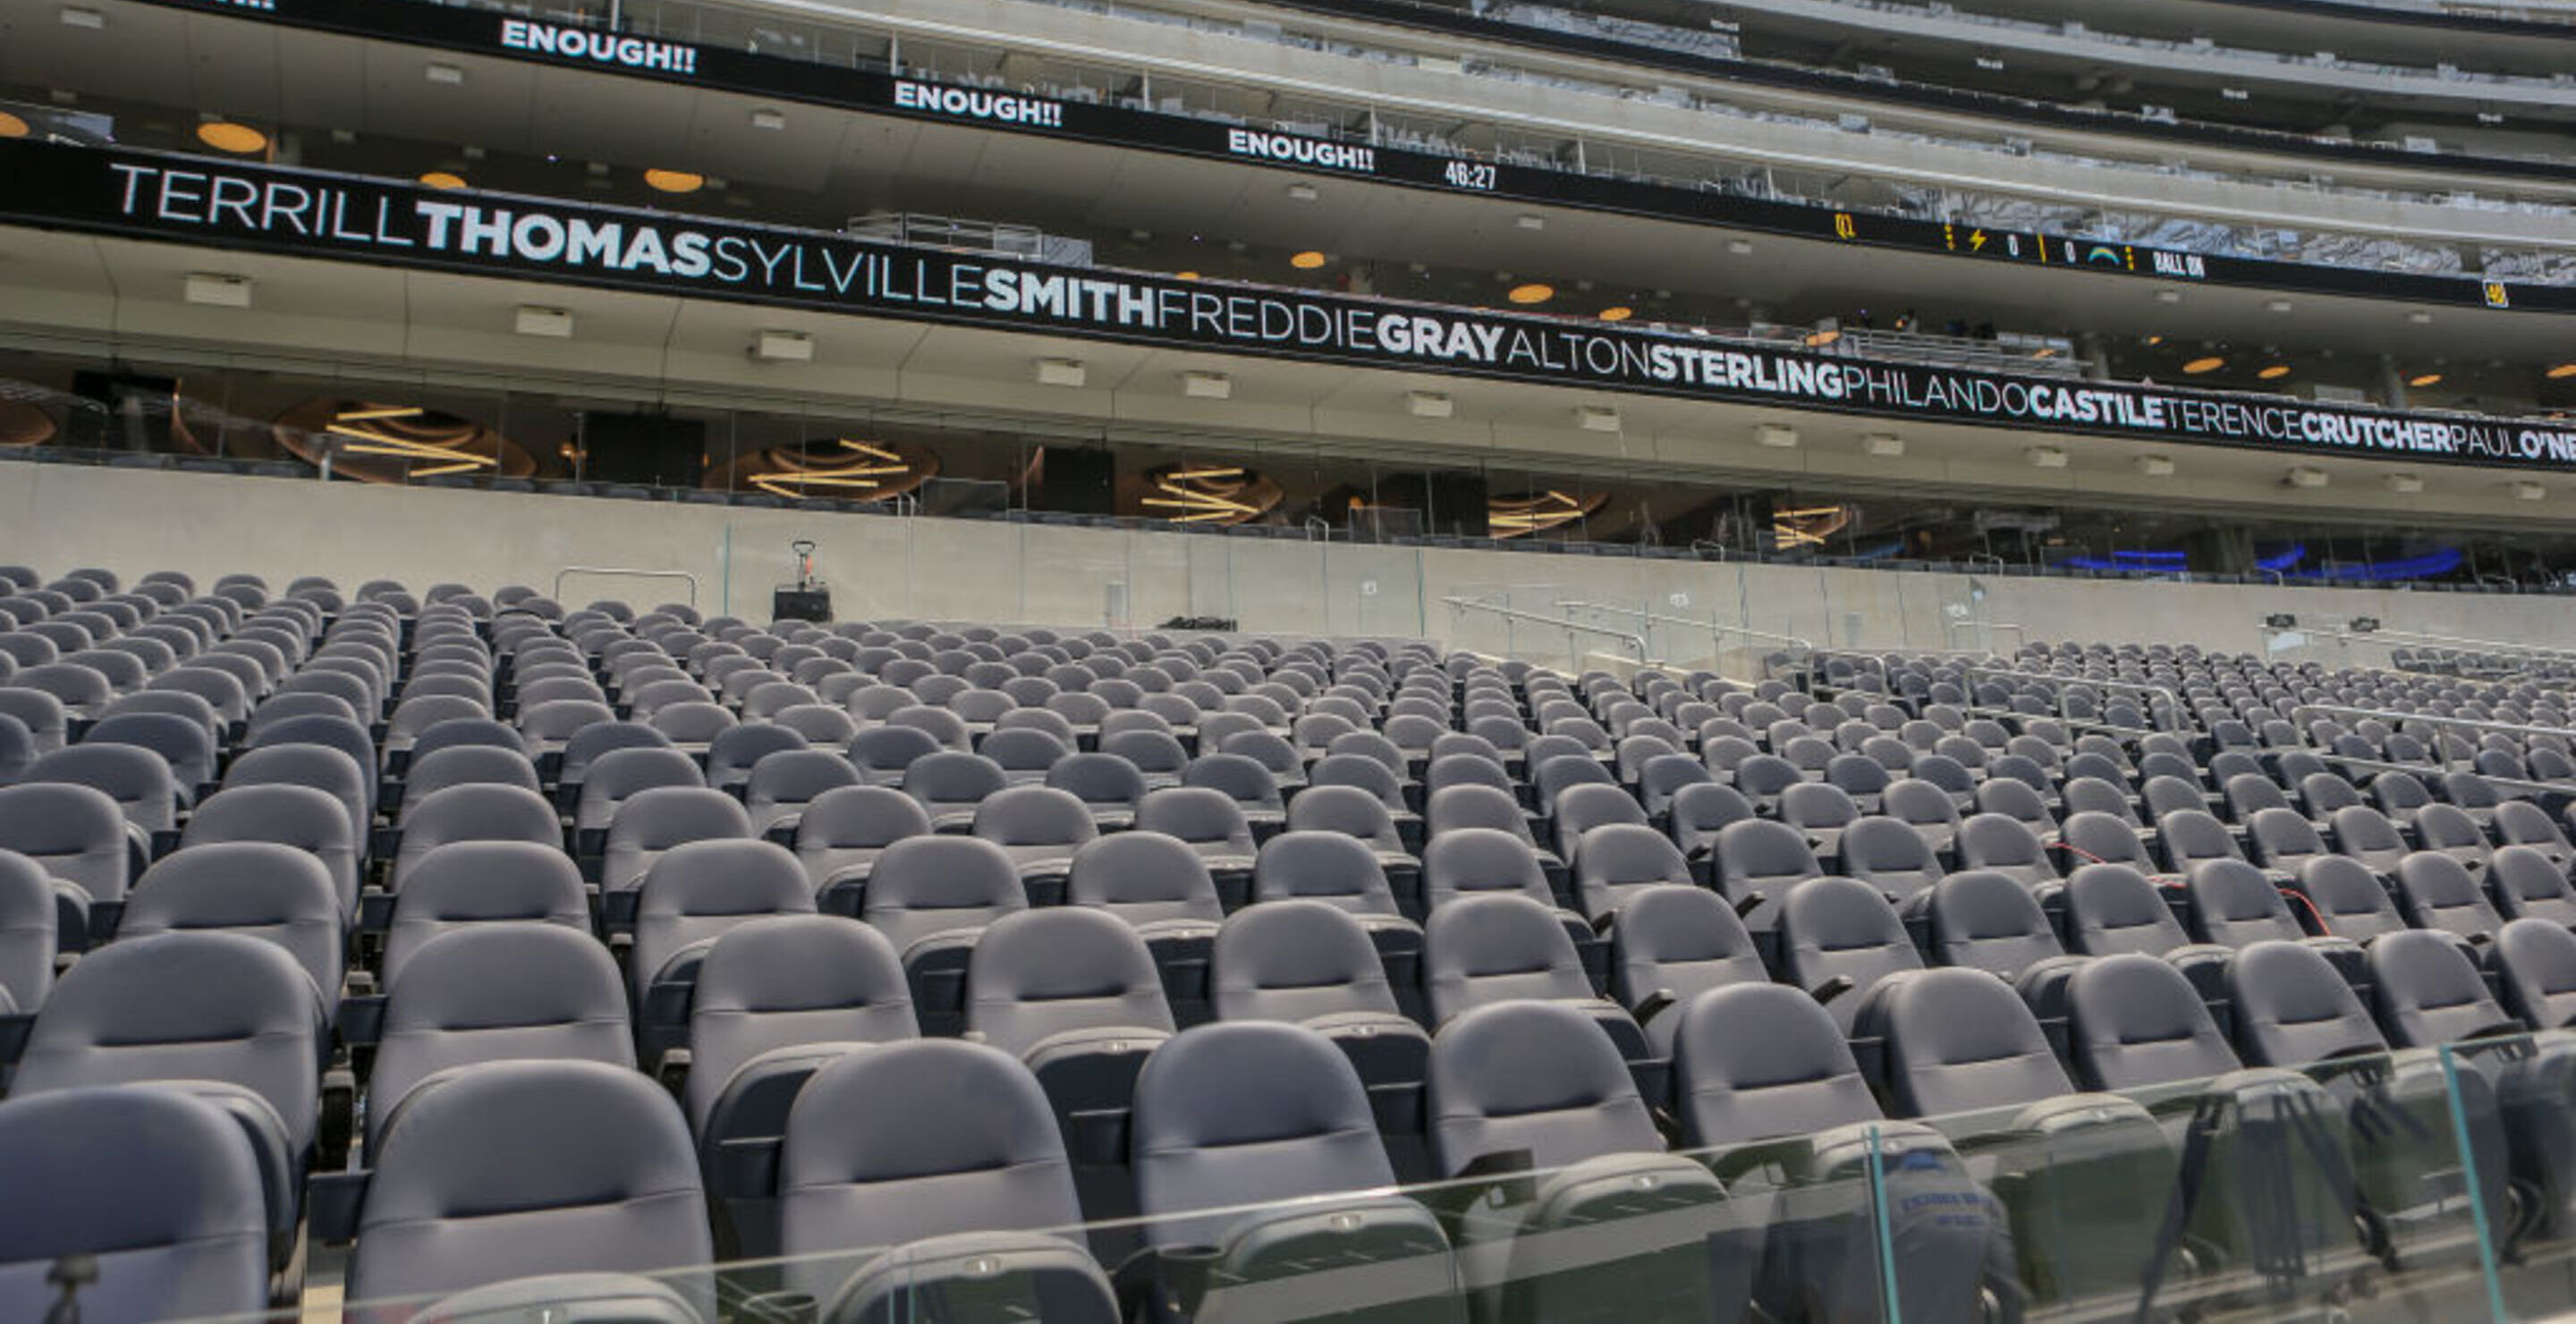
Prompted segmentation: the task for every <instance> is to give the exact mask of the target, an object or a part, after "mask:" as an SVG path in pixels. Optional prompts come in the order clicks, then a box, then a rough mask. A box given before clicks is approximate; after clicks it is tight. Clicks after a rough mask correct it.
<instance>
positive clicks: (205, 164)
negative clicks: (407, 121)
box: [0, 140, 2576, 470]
mask: <svg viewBox="0 0 2576 1324" xmlns="http://www.w3.org/2000/svg"><path fill="white" fill-rule="evenodd" d="M0 177H5V178H7V179H9V180H11V181H13V183H15V184H16V186H17V187H15V188H13V189H12V190H10V191H9V193H8V194H7V195H6V196H0V221H14V222H17V223H22V224H28V225H34V226H39V227H45V228H53V229H68V230H78V231H86V232H91V233H101V234H113V235H122V236H129V237H135V238H143V239H157V240H168V241H175V242H180V243H187V244H196V245H203V246H208V247H215V248H227V249H253V250H258V251H262V252H271V253H283V254H288V255H293V256H302V257H315V258H332V259H342V260H354V261H362V262H370V263H378V264H384V265H392V266H405V267H419V268H427V269H433V270H440V271H451V272H460V273H464V274H469V275H481V276H496V277H507V278H512V279H535V280H542V281H553V282H558V283H563V284H571V285H587V286H596V287H603V288H614V289H630V290H642V291H646V292H650V293H655V294H665V295H674V296H680V297H692V298H711V299H723V300H728V301H732V302H741V303H753V304H765V305H778V306H792V307H800V308H811V309H818V310H823V311H828V312H838V313H848V314H855V315H861V316H873V317H894V318H902V319H907V320H916V321H934V322H942V323H950V324H956V325H965V326H976V327H984V328H990V329H995V330H1004V331H1026V332H1036V333H1042V334H1047V335H1067V336H1076V337H1089V338H1093V339H1100V340H1115V341H1123V342H1129V343H1136V344H1146V345H1155V346H1163V347H1170V348H1183V349H1193V350H1202V351H1208V352H1213V353H1223V354H1243V355H1254V356H1261V357H1271V358H1283V359H1296V360H1303V361H1308V362H1324V363H1336V364H1344V365H1348V366H1353V367H1362V368H1382V369H1392V370H1398V371H1407V372H1436V373H1446V374H1451V375H1455V376H1463V377H1484V378H1494V379H1501V380H1508V381H1515V382H1525V383H1529V384H1533V385H1540V386H1564V387H1577V388H1582V389H1586V390H1615V391H1629V392H1640V393H1645V394H1652V395H1662V396H1674V397H1680V398H1685V399H1698V400H1708V401H1716V402H1724V403H1730V404H1769V405H1785V406H1789V407H1793V408H1800V409H1815V410H1824V411H1829V412H1835V413H1845V414H1859V415H1867V416H1870V417H1877V418H1890V419H1900V420H1902V419H1914V420H1923V421H1939V422H1953V423H1968V424H1979V425H1986V426H1993V427H2010V428H2021V429H2033V428H2036V429H2043V430H2048V431H2054V432H2065V433H2081V434H2087V435H2092V436H2104V437H2126V438H2131V439H2135V440H2142V441H2159V442H2183V443H2190V444H2198V445H2211V446H2233V447H2251V448H2259V449H2269V450H2279V451H2287V452H2296V453H2305V454H2319V455H2351V456H2364V457H2378V458H2404V459H2408V460H2416V461H2434V462H2446V463H2458V464H2484V465H2494V466H2500V467H2506V468H2514V469H2526V470H2576V431H2571V430H2569V429H2566V428H2561V427H2552V426H2547V425H2544V424H2540V423H2537V422H2526V421H2521V420H2512V419H2484V418H2469V417H2458V416H2444V415H2425V414H2407V413H2397V412H2392V411H2386V410H2374V409H2354V408H2344V407H2340V406H2333V405H2324V404H2312V403H2308V402H2304V401H2298V400H2291V399H2286V398H2282V397H2278V396H2238V395H2227V394H2221V393H2214V392H2196V391H2185V390H2177V389H2173V388H2168V387H2155V386H2140V385H2124V384H2115V383H2092V382H2070V381H2066V380H2062V379H2052V378H2036V377H2024V376H2018V375H2012V374H2002V373H1987V372H1975V371H1967V370H1958V369H1945V368H1938V367H1930V366H1925V365H1920V364H1909V363H1885V362H1870V361H1866V360H1859V359H1851V358H1839V357H1826V356H1822V355H1817V354H1811V353H1806V352H1803V351H1801V350H1797V349H1784V348H1778V347H1773V346H1768V345H1754V344H1741V343H1735V342H1729V341H1725V340H1718V339H1709V338H1700V337H1693V336H1686V335H1680V334H1674V333H1668V332H1659V331H1654V330H1651V329H1645V328H1638V327H1634V326H1632V325H1620V324H1610V323H1600V322H1594V321H1577V320H1571V319H1555V318H1545V317H1534V316H1526V315H1514V314H1509V313H1488V312H1481V311H1473V310H1468V309H1461V308H1452V307H1446V306H1437V305H1428V304H1411V303H1401V302H1396V301H1393V300H1381V299H1369V298H1359V297H1354V296H1349V295H1339V294H1330V293H1321V292H1311V293H1310V292H1302V291H1292V290H1281V289H1276V288H1272V287H1267V286H1257V285H1237V284H1230V283H1227V282H1221V281H1205V280H1201V281H1184V280H1180V279H1178V278H1175V277H1167V276H1159V275H1152V274H1147V273H1139V272H1118V271H1104V270H1094V269H1090V268H1081V267H1056V266H1049V265H1046V264H1043V263H1035V262H1023V261H1016V260H1011V259H1007V258H1000V257H994V256H988V255H983V254H960V253H952V252H946V251H942V250H937V249H930V248H914V247H909V246H905V245H900V244H889V243H881V242H876V241H871V240H862V239H854V238H851V237H849V236H846V235H839V234H830V233H824V232H820V231H813V230H793V229H786V228H780V227H768V226H754V225H743V224H737V223H731V222H726V221H721V220H716V219H713V218H707V217H694V216H677V215H672V214H669V213H664V212H655V211H641V210H635V209H629V208H619V207H601V206H589V205H584V204H579V203H571V202H565V201H561V200H558V199H550V198H517V197H510V196H507V195H501V194H484V193H475V194H458V193H452V192H445V191H441V190H437V189H432V188H427V187H424V186H421V185H417V184H413V183H410V182H408V181H392V180H382V179H370V178H362V177H357V176H348V175H332V174H324V173H320V172H315V171H301V170H288V169H282V168H278V167H271V166H262V165H253V164H247V163H242V164H235V163H231V162H221V161H212V160H207V159H204V158H198V157H182V156H165V155H159V154H153V153H143V152H127V151H110V150H100V149H92V148H82V147H70V146H60V145H55V144H48V143H38V142H32V141H25V140H15V141H0Z"/></svg>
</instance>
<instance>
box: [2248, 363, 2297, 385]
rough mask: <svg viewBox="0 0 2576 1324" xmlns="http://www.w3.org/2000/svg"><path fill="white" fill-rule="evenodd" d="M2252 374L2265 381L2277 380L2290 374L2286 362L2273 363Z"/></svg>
mask: <svg viewBox="0 0 2576 1324" xmlns="http://www.w3.org/2000/svg"><path fill="white" fill-rule="evenodd" d="M2254 375H2255V376H2257V377H2260V378H2262V379H2263V380H2265V381H2267V382H2277V381H2279V380H2281V379H2282V378H2284V377H2287V376H2289V375H2290V365H2289V364H2286V363H2275V364H2273V365H2271V366H2270V367H2267V368H2265V369H2263V370H2262V371H2261V372H2258V373H2256V374H2254Z"/></svg>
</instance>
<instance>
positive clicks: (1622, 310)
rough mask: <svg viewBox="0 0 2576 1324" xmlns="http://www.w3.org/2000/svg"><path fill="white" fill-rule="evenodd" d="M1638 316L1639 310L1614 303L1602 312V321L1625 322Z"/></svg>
mask: <svg viewBox="0 0 2576 1324" xmlns="http://www.w3.org/2000/svg"><path fill="white" fill-rule="evenodd" d="M1636 315H1637V310H1636V309H1634V308H1631V307H1629V306H1628V305H1626V304H1624V303H1614V304H1612V305H1610V306H1609V307H1607V308H1604V309H1602V310H1601V320H1602V321H1604V322H1624V321H1627V320H1628V319H1629V318H1631V317H1634V316H1636Z"/></svg>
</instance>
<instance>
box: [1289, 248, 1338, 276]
mask: <svg viewBox="0 0 2576 1324" xmlns="http://www.w3.org/2000/svg"><path fill="white" fill-rule="evenodd" d="M1331 260H1332V259H1330V258H1327V257H1325V256H1324V255H1323V254H1322V253H1319V252H1317V251H1315V250H1314V249H1311V248H1310V249H1307V250H1306V251H1305V252H1303V253H1297V254H1294V255H1291V256H1290V257H1289V259H1288V265H1290V266H1292V267H1295V268H1296V269H1298V270H1299V271H1313V270H1314V269H1316V268H1317V267H1320V266H1322V265H1324V264H1325V263H1326V262H1329V261H1331Z"/></svg>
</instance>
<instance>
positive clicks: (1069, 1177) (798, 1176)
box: [778, 1040, 1118, 1324]
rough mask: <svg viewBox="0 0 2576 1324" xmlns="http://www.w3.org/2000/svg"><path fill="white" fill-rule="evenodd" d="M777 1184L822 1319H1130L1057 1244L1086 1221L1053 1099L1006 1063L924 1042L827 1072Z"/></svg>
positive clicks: (807, 1098)
mask: <svg viewBox="0 0 2576 1324" xmlns="http://www.w3.org/2000/svg"><path fill="white" fill-rule="evenodd" d="M961 1099H973V1100H976V1101H977V1105H978V1106H977V1107H975V1108H974V1109H972V1110H960V1109H959V1108H958V1106H957V1104H958V1101H959V1100H961ZM778 1184H779V1215H780V1225H781V1229H782V1232H783V1249H784V1251H785V1253H786V1254H787V1255H789V1256H790V1257H792V1258H791V1259H790V1260H789V1269H788V1283H789V1285H790V1286H791V1287H792V1288H794V1289H796V1290H798V1291H800V1292H803V1293H805V1294H807V1295H810V1296H811V1297H813V1298H814V1299H815V1300H816V1301H818V1302H819V1303H821V1304H822V1306H823V1313H822V1316H821V1317H822V1318H823V1319H825V1320H830V1321H849V1322H851V1324H856V1322H857V1321H862V1320H879V1319H898V1318H901V1319H924V1318H935V1319H947V1318H969V1317H971V1318H986V1317H992V1318H1001V1317H1004V1316H1008V1317H1011V1318H1031V1319H1038V1318H1043V1319H1047V1320H1065V1321H1069V1322H1070V1324H1111V1321H1114V1320H1115V1319H1117V1318H1118V1307H1117V1303H1116V1301H1115V1299H1114V1298H1113V1297H1112V1295H1111V1293H1110V1290H1109V1286H1108V1284H1107V1282H1106V1281H1105V1280H1104V1279H1103V1277H1102V1275H1101V1273H1100V1270H1099V1268H1098V1267H1097V1266H1096V1265H1094V1264H1093V1263H1092V1262H1091V1259H1090V1256H1089V1255H1088V1254H1087V1253H1086V1252H1085V1251H1084V1250H1082V1249H1081V1247H1080V1246H1079V1245H1078V1244H1077V1242H1069V1241H1065V1240H1062V1239H1061V1238H1060V1237H1059V1236H1054V1235H1048V1234H1049V1233H1050V1232H1059V1231H1061V1232H1063V1233H1065V1234H1068V1235H1069V1234H1071V1229H1073V1228H1074V1227H1075V1226H1076V1225H1078V1224H1079V1223H1080V1222H1081V1221H1082V1210H1081V1206H1080V1204H1079V1202H1078V1200H1077V1198H1076V1195H1075V1189H1074V1183H1073V1172H1072V1168H1071V1165H1070V1164H1069V1163H1068V1162H1067V1161H1066V1158H1065V1152H1064V1142H1063V1140H1062V1139H1061V1138H1060V1137H1058V1135H1057V1134H1056V1129H1055V1125H1054V1118H1053V1117H1052V1115H1051V1114H1050V1113H1049V1111H1048V1108H1047V1102H1046V1098H1045V1096H1044V1095H1043V1094H1042V1093H1041V1092H1040V1091H1039V1089H1038V1087H1037V1083H1036V1082H1035V1081H1034V1080H1032V1079H1031V1078H1030V1076H1029V1073H1028V1071H1027V1069H1026V1068H1024V1067H1022V1066H1020V1064H1019V1063H1018V1062H1016V1061H1014V1060H1012V1058H1011V1057H1010V1055H1009V1054H1007V1053H1003V1052H1000V1051H997V1050H995V1049H992V1048H988V1047H984V1046H982V1045H979V1044H969V1043H955V1042H942V1041H937V1040H924V1041H921V1042H918V1043H906V1044H897V1045H890V1046H888V1047H885V1048H881V1049H876V1050H873V1051H869V1052H861V1053H853V1054H850V1055H848V1056H846V1057H843V1058H841V1059H840V1060H838V1061H836V1062H833V1063H831V1064H829V1065H827V1066H824V1067H822V1068H821V1069H820V1070H818V1071H816V1072H815V1073H814V1075H813V1078H812V1079H811V1080H809V1081H808V1082H807V1083H806V1087H805V1089H804V1090H803V1091H802V1092H800V1093H799V1095H798V1096H797V1100H796V1105H795V1108H794V1110H793V1111H792V1112H791V1113H790V1114H789V1116H788V1122H787V1130H786V1139H785V1143H784V1144H783V1146H782V1148H781V1151H780V1157H779V1181H778ZM879 1247H891V1248H892V1249H887V1250H883V1251H881V1252H875V1251H874V1248H879ZM853 1248H870V1249H871V1251H872V1256H871V1257H870V1258H866V1259H864V1260H862V1259H861V1258H860V1257H859V1256H856V1255H853V1254H852V1253H851V1252H852V1250H853ZM952 1292H953V1293H955V1294H956V1295H955V1296H954V1298H953V1299H952V1297H951V1295H950V1294H951V1293H952ZM984 1312H994V1313H993V1314H991V1315H990V1316H987V1315H986V1314H985V1313H984Z"/></svg>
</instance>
